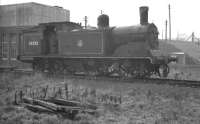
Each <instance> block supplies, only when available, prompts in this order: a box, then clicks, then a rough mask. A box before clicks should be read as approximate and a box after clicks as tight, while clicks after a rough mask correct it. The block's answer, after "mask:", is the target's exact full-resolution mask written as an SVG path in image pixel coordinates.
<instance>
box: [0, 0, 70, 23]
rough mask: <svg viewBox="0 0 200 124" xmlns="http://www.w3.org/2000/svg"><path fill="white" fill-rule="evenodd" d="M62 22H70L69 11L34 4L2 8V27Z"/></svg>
mask: <svg viewBox="0 0 200 124" xmlns="http://www.w3.org/2000/svg"><path fill="white" fill-rule="evenodd" d="M60 21H70V12H69V10H66V9H63V8H62V7H58V6H47V5H43V4H38V3H34V2H31V3H22V4H12V5H2V6H0V27H8V26H32V25H38V24H39V23H46V22H60Z"/></svg>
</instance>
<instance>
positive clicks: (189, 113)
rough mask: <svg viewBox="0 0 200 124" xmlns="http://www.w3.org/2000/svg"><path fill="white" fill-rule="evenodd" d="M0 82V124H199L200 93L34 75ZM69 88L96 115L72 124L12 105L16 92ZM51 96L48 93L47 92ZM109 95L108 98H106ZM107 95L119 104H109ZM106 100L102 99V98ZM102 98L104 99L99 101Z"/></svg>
mask: <svg viewBox="0 0 200 124" xmlns="http://www.w3.org/2000/svg"><path fill="white" fill-rule="evenodd" d="M1 76H2V78H1V79H0V80H1V82H0V86H1V87H0V93H1V94H0V97H1V99H0V124H1V123H2V124H12V123H14V124H70V123H71V124H72V123H73V124H198V123H199V122H200V109H199V108H200V91H199V89H195V88H185V87H173V86H168V85H156V84H140V83H139V82H138V83H134V84H129V83H123V82H107V81H95V82H94V81H91V80H78V79H76V80H75V79H74V80H72V79H66V80H65V82H64V83H56V84H55V83H54V82H61V81H60V80H59V81H58V80H57V81H55V80H51V79H47V78H44V77H43V76H42V75H40V74H37V75H34V76H23V77H21V78H17V79H15V78H14V76H13V75H12V74H10V75H1ZM65 83H67V84H68V86H69V88H70V98H71V99H76V100H79V101H82V102H86V101H87V102H93V103H96V104H97V105H98V106H99V107H98V112H97V114H96V115H94V116H93V115H89V114H78V115H77V116H76V119H75V120H74V121H72V120H69V119H67V118H64V117H62V116H59V115H53V114H52V115H48V114H38V113H33V112H31V111H28V110H27V109H25V108H23V107H19V106H15V105H13V104H12V103H13V99H14V92H15V91H16V90H18V89H27V88H33V89H35V88H38V87H45V86H46V85H49V87H51V86H52V87H54V86H56V87H63V85H65ZM49 94H50V93H49ZM107 96H109V97H107ZM110 96H116V98H121V99H122V102H121V103H119V102H118V103H117V104H114V103H113V102H110V101H109V100H110ZM103 98H105V99H103ZM102 99H103V100H102Z"/></svg>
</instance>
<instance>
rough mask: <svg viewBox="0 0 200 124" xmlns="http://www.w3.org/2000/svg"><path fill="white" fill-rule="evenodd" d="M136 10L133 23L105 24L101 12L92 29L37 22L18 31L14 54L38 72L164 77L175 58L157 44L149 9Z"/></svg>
mask: <svg viewBox="0 0 200 124" xmlns="http://www.w3.org/2000/svg"><path fill="white" fill-rule="evenodd" d="M139 10H140V12H139V14H140V24H139V25H133V26H124V27H110V26H109V16H108V15H105V14H102V15H100V16H99V17H98V19H97V21H98V22H97V25H98V27H96V28H92V29H89V28H82V27H81V25H79V24H77V23H73V22H53V23H42V24H40V25H38V26H36V27H35V28H31V29H29V30H25V31H24V32H23V38H22V39H21V47H22V48H24V49H23V50H22V51H21V52H20V55H19V57H18V58H19V60H20V61H23V62H27V63H32V65H33V69H34V70H36V71H41V72H44V71H48V72H49V73H67V74H72V75H74V74H78V73H82V74H85V75H96V76H97V75H100V76H102V75H103V76H113V75H118V76H121V77H150V76H151V75H153V74H157V75H159V76H160V77H167V75H168V73H169V67H168V63H170V62H171V61H175V60H176V59H174V58H170V57H169V56H166V55H162V54H161V52H160V50H159V49H158V47H159V43H158V29H157V27H156V25H155V24H153V23H149V22H148V10H149V8H148V7H146V6H142V7H140V8H139ZM30 41H31V42H30ZM36 41H37V42H36ZM30 45H33V46H34V47H30Z"/></svg>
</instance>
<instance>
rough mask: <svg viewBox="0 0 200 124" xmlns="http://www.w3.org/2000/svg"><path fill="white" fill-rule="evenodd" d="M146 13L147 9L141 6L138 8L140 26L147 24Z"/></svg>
mask: <svg viewBox="0 0 200 124" xmlns="http://www.w3.org/2000/svg"><path fill="white" fill-rule="evenodd" d="M148 11H149V8H148V7H147V6H141V7H140V24H141V25H147V24H148V23H149V22H148Z"/></svg>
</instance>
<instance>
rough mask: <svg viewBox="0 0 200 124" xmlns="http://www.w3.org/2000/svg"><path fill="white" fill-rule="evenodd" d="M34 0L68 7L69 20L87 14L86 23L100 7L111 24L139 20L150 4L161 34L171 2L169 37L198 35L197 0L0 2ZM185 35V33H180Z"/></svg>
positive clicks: (152, 18) (2, 1) (151, 16)
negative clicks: (170, 34) (141, 7)
mask: <svg viewBox="0 0 200 124" xmlns="http://www.w3.org/2000/svg"><path fill="white" fill-rule="evenodd" d="M23 2H37V3H42V4H47V5H52V6H61V7H63V8H65V9H68V10H70V15H71V19H70V20H71V21H74V22H82V23H83V18H84V16H88V23H89V25H92V26H96V21H97V17H98V15H100V12H101V10H103V13H105V14H108V15H109V17H110V25H111V26H128V25H136V24H139V7H140V6H149V22H153V23H155V24H156V25H157V27H158V29H159V32H160V38H161V35H162V31H164V30H165V20H166V19H168V4H171V19H172V20H171V21H172V37H173V38H176V37H177V34H178V33H179V34H180V36H183V35H181V34H187V35H188V36H189V35H190V34H191V33H192V32H195V35H196V36H198V37H200V14H199V12H200V1H199V0H0V4H1V5H4V4H14V3H23ZM183 37H184V36H183Z"/></svg>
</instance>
